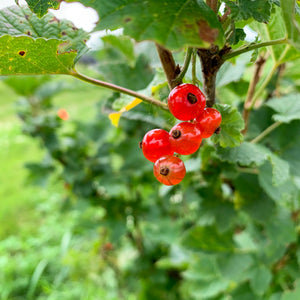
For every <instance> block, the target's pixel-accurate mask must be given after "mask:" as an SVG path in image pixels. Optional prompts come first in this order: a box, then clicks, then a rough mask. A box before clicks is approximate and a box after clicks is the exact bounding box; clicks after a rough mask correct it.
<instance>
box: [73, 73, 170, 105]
mask: <svg viewBox="0 0 300 300" xmlns="http://www.w3.org/2000/svg"><path fill="white" fill-rule="evenodd" d="M71 75H72V76H73V77H75V78H78V79H80V80H82V81H85V82H88V83H92V84H94V85H97V86H101V87H105V88H108V89H110V90H113V91H116V92H119V93H122V94H126V95H129V96H132V97H135V98H139V99H141V100H143V101H145V102H147V103H150V104H153V105H156V106H157V107H160V108H162V109H164V110H168V105H167V104H166V103H163V102H161V101H159V100H156V99H154V98H151V97H147V96H144V95H142V94H139V93H137V92H135V91H132V90H129V89H126V88H123V87H121V86H118V85H115V84H112V83H108V82H105V81H101V80H98V79H95V78H91V77H88V76H85V75H83V74H80V73H77V72H76V71H74V72H73V73H72V74H71Z"/></svg>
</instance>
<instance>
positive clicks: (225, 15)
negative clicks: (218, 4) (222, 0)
mask: <svg viewBox="0 0 300 300" xmlns="http://www.w3.org/2000/svg"><path fill="white" fill-rule="evenodd" d="M225 7H226V11H225V13H224V15H223V16H222V17H221V18H220V22H221V23H222V24H224V22H225V21H226V20H227V18H228V17H229V15H230V14H231V10H230V8H229V7H228V6H227V5H225Z"/></svg>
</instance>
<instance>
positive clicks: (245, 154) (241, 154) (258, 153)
mask: <svg viewBox="0 0 300 300" xmlns="http://www.w3.org/2000/svg"><path fill="white" fill-rule="evenodd" d="M217 153H218V155H219V157H220V159H221V160H223V161H227V162H230V163H236V164H240V165H242V166H251V165H254V166H260V165H262V164H263V163H264V162H265V161H266V160H267V159H268V160H269V161H270V163H271V165H272V183H273V185H274V186H278V185H281V184H283V183H284V182H285V181H287V180H288V178H289V177H290V168H289V164H288V162H286V161H284V160H283V159H281V158H279V157H278V156H277V155H275V154H273V153H272V152H271V151H270V150H269V149H267V148H266V147H264V146H262V145H257V144H252V143H248V142H244V143H242V144H241V145H240V146H238V147H235V148H221V147H219V148H218V149H217Z"/></svg>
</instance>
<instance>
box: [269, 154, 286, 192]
mask: <svg viewBox="0 0 300 300" xmlns="http://www.w3.org/2000/svg"><path fill="white" fill-rule="evenodd" d="M268 158H269V160H270V163H271V165H272V167H273V168H272V183H273V185H274V186H278V185H281V184H283V183H284V182H286V181H287V180H288V179H289V177H290V167H289V164H288V162H286V161H284V160H283V159H281V158H279V157H278V156H277V155H275V154H269V157H268Z"/></svg>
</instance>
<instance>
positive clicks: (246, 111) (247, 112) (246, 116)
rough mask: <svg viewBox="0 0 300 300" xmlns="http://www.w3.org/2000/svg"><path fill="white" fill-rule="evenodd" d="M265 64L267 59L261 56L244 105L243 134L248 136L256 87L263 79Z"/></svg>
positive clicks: (256, 64)
mask: <svg viewBox="0 0 300 300" xmlns="http://www.w3.org/2000/svg"><path fill="white" fill-rule="evenodd" d="M265 62H266V59H265V58H264V57H263V56H260V58H259V59H258V60H257V61H256V63H255V71H254V75H253V77H252V80H251V82H250V85H249V88H248V92H247V97H246V101H245V103H244V110H243V118H244V121H245V128H244V130H243V131H242V133H243V134H246V132H247V130H248V121H249V115H250V107H251V106H252V101H253V96H254V92H255V87H256V85H257V83H258V81H259V79H260V77H261V71H262V67H263V66H264V64H265Z"/></svg>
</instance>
